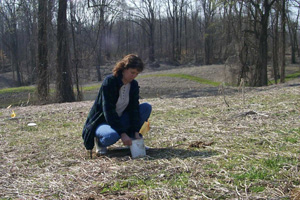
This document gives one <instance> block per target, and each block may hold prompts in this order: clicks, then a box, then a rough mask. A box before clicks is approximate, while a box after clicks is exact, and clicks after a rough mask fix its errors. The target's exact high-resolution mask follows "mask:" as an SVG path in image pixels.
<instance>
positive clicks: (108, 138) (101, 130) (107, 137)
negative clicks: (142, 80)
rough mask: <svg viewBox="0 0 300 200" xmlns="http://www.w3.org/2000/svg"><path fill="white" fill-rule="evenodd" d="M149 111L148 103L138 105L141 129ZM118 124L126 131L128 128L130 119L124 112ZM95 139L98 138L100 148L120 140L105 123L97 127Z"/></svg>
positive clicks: (150, 107) (148, 115) (150, 108)
mask: <svg viewBox="0 0 300 200" xmlns="http://www.w3.org/2000/svg"><path fill="white" fill-rule="evenodd" d="M151 111H152V106H151V105H150V104H149V103H142V104H140V124H139V126H140V128H141V127H142V125H143V124H144V122H145V121H147V120H148V118H149V117H150V114H151ZM120 122H121V124H122V125H123V126H124V127H125V128H126V129H129V128H130V118H129V114H128V113H127V112H124V113H123V114H122V116H121V117H120ZM127 134H128V133H127ZM129 136H131V135H129ZM96 137H97V138H98V141H99V146H100V147H107V146H110V145H112V144H114V143H116V142H117V141H118V140H119V139H120V138H121V137H120V135H119V134H118V133H117V132H116V131H115V130H114V129H113V128H112V127H111V126H110V125H108V124H106V123H102V124H100V125H99V126H98V127H97V129H96ZM132 137H134V136H132Z"/></svg>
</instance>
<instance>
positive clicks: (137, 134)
mask: <svg viewBox="0 0 300 200" xmlns="http://www.w3.org/2000/svg"><path fill="white" fill-rule="evenodd" d="M134 135H135V139H142V137H141V136H140V133H139V132H135V134H134Z"/></svg>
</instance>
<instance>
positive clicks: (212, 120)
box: [0, 79, 300, 199]
mask: <svg viewBox="0 0 300 200" xmlns="http://www.w3.org/2000/svg"><path fill="white" fill-rule="evenodd" d="M297 81H298V82H297V84H298V85H293V86H288V85H280V86H272V87H266V88H260V89H259V90H257V91H255V90H254V91H253V90H252V91H251V92H248V93H246V96H245V104H243V98H242V95H241V94H240V93H236V94H233V95H230V96H226V101H227V103H228V104H229V107H228V106H227V105H226V104H225V103H224V99H223V97H222V96H212V97H198V98H184V99H182V98H166V99H161V98H155V99H145V100H143V101H147V102H149V103H151V104H152V106H153V113H152V116H151V119H150V123H151V127H152V129H151V131H150V132H149V133H148V135H147V136H146V140H145V142H146V145H148V146H150V147H152V149H151V150H149V151H148V152H147V157H146V158H143V159H135V160H132V159H131V157H130V154H129V153H130V152H129V150H119V149H118V148H117V147H120V146H121V144H120V143H117V144H116V145H114V146H113V147H111V148H110V151H109V156H107V157H96V156H95V154H94V156H93V159H89V157H88V156H87V153H86V151H85V149H84V147H83V144H82V139H81V129H82V126H83V123H84V121H85V119H86V116H87V113H88V111H89V109H90V107H91V105H92V102H91V101H86V102H76V103H66V104H51V105H44V106H28V107H11V108H9V109H0V138H1V140H0V152H1V153H0V154H1V160H0V174H1V177H0V199H267V198H272V199H289V197H297V195H298V196H299V194H298V193H299V189H298V187H299V184H300V183H299V168H298V156H299V152H300V151H299V141H300V120H299V119H300V118H299V116H300V110H299V105H300V86H299V79H298V80H297ZM12 110H14V111H15V113H16V115H17V116H16V118H14V119H11V118H10V114H11V112H12ZM250 111H251V112H250ZM29 122H35V123H36V124H37V126H33V127H29V126H27V124H28V123H29ZM195 144H204V145H198V146H197V145H195ZM292 191H293V192H292Z"/></svg>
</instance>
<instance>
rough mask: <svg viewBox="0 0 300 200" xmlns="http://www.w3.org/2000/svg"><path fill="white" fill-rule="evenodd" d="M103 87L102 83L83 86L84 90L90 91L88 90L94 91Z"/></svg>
mask: <svg viewBox="0 0 300 200" xmlns="http://www.w3.org/2000/svg"><path fill="white" fill-rule="evenodd" d="M100 87H101V84H96V85H90V86H84V87H82V91H83V92H88V91H94V90H96V91H97V90H99V88H100Z"/></svg>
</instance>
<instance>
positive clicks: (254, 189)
mask: <svg viewBox="0 0 300 200" xmlns="http://www.w3.org/2000/svg"><path fill="white" fill-rule="evenodd" d="M249 189H250V191H251V192H255V193H257V192H262V191H264V190H265V189H266V187H265V186H251V187H250V188H249Z"/></svg>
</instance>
